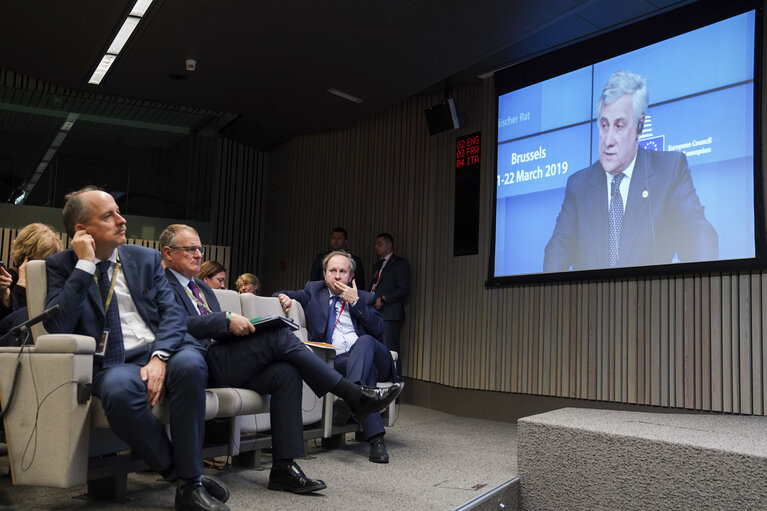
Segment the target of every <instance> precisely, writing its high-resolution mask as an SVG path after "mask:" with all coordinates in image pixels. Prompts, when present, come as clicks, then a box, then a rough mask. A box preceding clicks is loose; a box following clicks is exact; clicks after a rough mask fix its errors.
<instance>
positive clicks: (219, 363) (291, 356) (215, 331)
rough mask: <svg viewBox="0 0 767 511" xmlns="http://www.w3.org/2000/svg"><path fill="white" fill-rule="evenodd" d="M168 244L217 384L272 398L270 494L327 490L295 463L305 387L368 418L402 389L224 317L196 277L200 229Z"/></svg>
mask: <svg viewBox="0 0 767 511" xmlns="http://www.w3.org/2000/svg"><path fill="white" fill-rule="evenodd" d="M160 245H161V248H162V255H163V264H164V265H165V267H166V273H167V277H168V281H169V282H170V285H171V288H172V289H173V292H174V293H175V295H176V301H177V302H178V303H179V304H180V305H181V306H183V307H184V308H185V309H186V313H187V316H188V317H187V328H188V330H189V333H190V334H191V335H192V336H194V337H195V338H197V339H199V341H200V344H201V345H203V346H205V347H207V349H208V355H209V361H208V366H209V370H210V385H211V386H213V387H220V386H226V387H244V388H248V389H250V390H253V391H256V392H259V393H262V394H271V401H270V405H269V416H270V418H271V425H272V427H271V435H272V450H273V460H274V461H273V463H272V468H271V471H270V473H269V484H268V486H267V487H268V488H269V489H270V490H282V491H289V492H291V493H297V494H305V493H312V492H316V491H319V490H323V489H325V488H326V485H325V482H324V481H322V480H319V479H309V478H308V477H306V475H305V474H304V473H303V471H302V470H301V468H300V467H299V466H298V464H297V463H296V462H295V458H302V457H304V456H306V448H305V443H304V437H303V424H302V417H301V396H302V392H303V385H302V383H301V380H302V379H303V380H304V381H306V383H307V384H308V385H309V387H310V388H311V389H312V391H314V393H315V394H316V395H317V396H323V395H325V394H326V393H328V392H332V393H333V394H336V395H338V396H341V397H343V398H344V400H345V401H346V402H347V403H348V404H349V407H350V409H351V411H352V412H353V413H354V415H355V416H357V417H360V418H362V417H364V416H367V415H368V414H370V413H371V412H374V411H379V410H382V409H384V408H385V407H386V406H387V405H388V404H389V403H391V402H392V401H393V400H394V399H395V398H396V397H397V395H398V394H399V392H400V390H401V386H399V385H397V386H392V387H389V388H388V389H377V388H366V387H361V386H360V385H356V384H354V383H352V382H350V381H348V380H346V379H344V378H342V377H341V375H340V374H339V373H338V371H335V370H334V369H333V368H331V367H330V366H328V365H327V364H326V363H325V362H324V361H323V360H322V359H321V358H320V357H318V356H317V355H315V354H314V353H313V352H312V351H311V350H309V349H308V348H307V347H306V346H305V345H304V344H303V343H302V342H301V341H300V340H299V339H298V338H297V337H296V336H295V335H294V334H293V332H292V331H291V330H290V329H289V328H287V327H283V328H272V329H266V330H263V331H261V330H256V328H255V327H254V326H253V325H252V324H251V322H250V320H249V319H248V318H246V317H244V316H242V315H241V314H237V313H236V312H226V311H222V310H221V306H220V304H219V302H218V300H217V299H216V295H215V293H213V291H212V290H211V289H210V287H208V285H207V284H205V283H204V282H203V281H202V280H200V279H196V278H195V275H196V274H197V273H198V272H199V271H200V263H201V261H202V256H203V248H202V244H201V242H200V236H199V234H198V233H197V231H196V230H195V229H193V228H192V227H190V226H188V225H183V224H173V225H169V226H168V227H166V228H165V230H164V231H163V232H162V234H160ZM389 358H391V357H389ZM354 381H356V380H354ZM373 386H374V385H373ZM373 386H371V387H373ZM379 416H380V414H379Z"/></svg>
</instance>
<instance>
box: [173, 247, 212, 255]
mask: <svg viewBox="0 0 767 511" xmlns="http://www.w3.org/2000/svg"><path fill="white" fill-rule="evenodd" d="M170 248H173V249H176V248H180V249H182V250H185V251H186V252H188V253H190V254H194V253H195V251H197V250H199V251H200V255H205V249H204V248H203V247H177V246H175V245H171V246H170Z"/></svg>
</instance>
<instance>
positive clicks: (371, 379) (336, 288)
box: [275, 250, 399, 463]
mask: <svg viewBox="0 0 767 511" xmlns="http://www.w3.org/2000/svg"><path fill="white" fill-rule="evenodd" d="M322 267H323V270H324V272H325V280H324V281H323V280H320V281H316V282H307V283H306V287H305V288H304V289H303V290H302V291H281V292H279V293H275V296H277V297H278V298H279V299H280V304H282V308H283V309H284V310H285V311H286V312H287V311H288V310H290V305H291V299H295V300H296V301H298V303H300V304H301V305H302V306H303V308H304V313H305V314H306V323H307V329H308V330H309V337H310V339H311V340H313V341H320V342H327V343H330V344H332V345H333V347H334V348H335V350H336V359H335V368H336V369H337V370H338V371H339V372H340V373H341V374H343V375H345V376H346V377H347V378H348V379H349V380H351V381H353V382H359V383H360V384H361V385H370V386H372V385H375V384H376V382H378V381H397V380H398V379H399V378H398V377H397V369H396V368H395V367H394V359H393V358H392V356H391V353H390V352H389V350H388V349H386V346H384V345H383V343H382V342H381V341H380V340H379V339H380V338H381V336H382V335H383V331H384V325H383V319H381V316H380V315H379V314H378V311H377V310H376V308H375V301H376V298H375V295H374V294H373V293H369V292H367V291H358V290H357V286H356V284H355V281H354V280H353V278H354V260H353V259H352V256H351V254H349V253H348V252H344V251H343V250H338V251H334V252H331V253H329V254H328V255H326V256H325V259H324V260H323V261H322ZM349 284H351V285H349ZM331 310H332V313H331ZM341 397H343V396H341ZM362 427H363V430H364V433H365V438H366V439H367V441H368V442H369V443H370V457H369V459H370V461H372V462H374V463H388V462H389V454H388V453H387V452H386V445H385V444H384V440H383V436H384V433H385V430H384V426H383V421H382V420H381V414H380V413H374V414H371V415H370V416H369V417H368V418H366V419H365V420H364V421H362Z"/></svg>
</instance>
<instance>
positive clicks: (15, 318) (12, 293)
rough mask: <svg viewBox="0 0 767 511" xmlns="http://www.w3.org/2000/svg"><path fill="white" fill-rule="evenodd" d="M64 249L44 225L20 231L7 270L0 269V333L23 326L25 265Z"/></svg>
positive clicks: (31, 225) (12, 246) (25, 294)
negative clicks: (19, 325)
mask: <svg viewBox="0 0 767 511" xmlns="http://www.w3.org/2000/svg"><path fill="white" fill-rule="evenodd" d="M63 249H64V247H63V245H62V243H61V238H59V234H58V233H57V232H55V231H54V230H53V229H51V228H50V227H48V226H47V225H45V224H41V223H34V224H29V225H28V226H26V227H24V228H23V229H21V230H20V231H19V232H18V234H17V235H16V239H15V240H14V241H13V244H12V245H11V260H10V265H9V266H8V267H5V266H2V267H0V318H2V321H0V333H5V332H7V331H8V330H9V329H10V328H12V327H14V326H16V325H18V324H21V323H23V322H24V321H26V320H27V319H28V315H27V273H26V269H27V262H28V261H32V260H35V259H45V258H46V257H48V256H49V255H51V254H55V253H56V252H61V251H62V250H63Z"/></svg>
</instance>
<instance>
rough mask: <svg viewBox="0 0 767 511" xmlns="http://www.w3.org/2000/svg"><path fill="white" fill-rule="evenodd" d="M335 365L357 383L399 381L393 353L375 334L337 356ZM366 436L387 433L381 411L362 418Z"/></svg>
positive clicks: (370, 436)
mask: <svg viewBox="0 0 767 511" xmlns="http://www.w3.org/2000/svg"><path fill="white" fill-rule="evenodd" d="M334 366H335V368H336V370H337V371H338V372H339V373H341V374H342V375H344V376H346V378H347V379H348V380H349V381H351V382H354V383H360V384H362V385H367V386H369V387H375V385H376V383H377V382H379V381H397V379H398V378H397V369H396V367H394V359H392V357H391V353H390V352H389V350H388V349H387V348H386V346H384V345H383V343H381V342H380V341H378V340H377V339H376V338H375V337H373V336H371V335H362V336H360V337H359V338H358V339H357V341H356V342H355V343H354V344H353V345H352V348H351V349H350V350H349V351H347V352H346V353H342V354H341V355H337V356H336V360H335V365H334ZM362 429H363V431H364V433H365V439H370V438H372V437H374V436H376V435H381V434H384V433H385V430H384V426H383V421H382V420H381V414H380V413H373V414H370V415H368V417H367V418H366V419H364V420H363V421H362Z"/></svg>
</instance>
